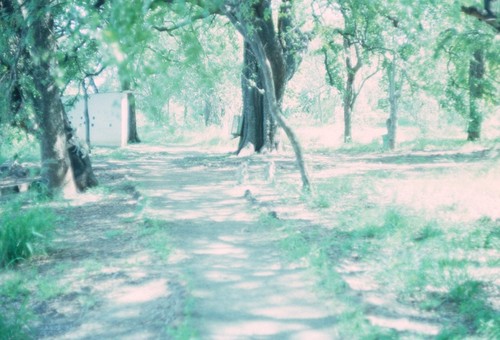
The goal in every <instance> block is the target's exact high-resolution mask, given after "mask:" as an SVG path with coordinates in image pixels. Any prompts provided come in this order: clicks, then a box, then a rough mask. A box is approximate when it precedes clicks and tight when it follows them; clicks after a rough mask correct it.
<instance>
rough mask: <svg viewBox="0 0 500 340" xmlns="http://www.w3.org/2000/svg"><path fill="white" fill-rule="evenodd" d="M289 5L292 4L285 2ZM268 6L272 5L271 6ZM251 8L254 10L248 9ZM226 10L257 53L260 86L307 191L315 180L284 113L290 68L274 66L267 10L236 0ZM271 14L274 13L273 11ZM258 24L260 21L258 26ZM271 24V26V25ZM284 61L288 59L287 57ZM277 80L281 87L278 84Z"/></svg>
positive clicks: (254, 54)
mask: <svg viewBox="0 0 500 340" xmlns="http://www.w3.org/2000/svg"><path fill="white" fill-rule="evenodd" d="M259 3H260V4H265V5H266V6H267V5H269V6H270V3H267V2H265V1H262V2H259ZM285 5H289V4H286V3H285ZM268 8H269V9H270V7H268ZM249 9H250V12H248V10H249ZM223 13H224V14H225V15H226V16H227V17H228V18H229V20H230V21H231V22H232V23H233V25H234V26H235V28H236V29H237V30H238V31H239V32H240V33H241V34H242V36H243V38H244V39H245V42H246V44H248V45H247V46H248V48H250V50H251V52H252V54H253V56H254V57H255V61H256V62H257V66H258V68H259V71H260V75H261V77H262V78H261V80H262V85H263V88H262V89H259V90H261V91H263V94H264V98H265V100H266V102H265V104H267V105H266V107H267V110H268V112H269V114H270V115H271V116H272V119H274V120H276V122H277V123H278V124H279V126H280V127H281V128H282V129H283V130H284V132H285V133H286V135H287V137H288V139H289V140H290V143H291V144H292V147H293V150H294V152H295V156H296V159H297V164H298V166H299V169H300V174H301V179H302V189H303V190H304V191H305V192H310V191H311V183H310V179H309V174H308V171H307V167H306V164H305V162H304V157H303V152H302V147H301V145H300V143H299V141H298V139H297V136H296V135H295V133H294V131H293V130H292V129H291V128H290V126H289V125H288V123H287V122H286V120H285V118H284V117H283V115H282V113H281V99H282V98H283V93H282V92H281V91H284V85H285V84H286V81H285V79H287V77H286V75H287V72H286V69H284V68H285V67H286V66H285V63H278V64H277V65H275V66H274V67H277V66H279V67H278V68H277V71H278V74H277V75H276V74H275V73H274V70H275V69H274V68H273V63H272V62H271V58H273V57H275V56H277V55H276V54H275V53H279V52H278V51H276V50H274V49H273V48H271V49H269V47H267V45H266V43H268V42H269V40H268V39H269V38H270V37H272V35H271V36H270V35H269V33H270V32H267V34H263V33H262V32H261V29H262V28H263V26H262V25H264V24H263V22H265V21H266V18H265V17H264V14H263V13H262V15H256V16H254V15H252V14H250V15H249V13H253V11H252V8H248V7H245V6H244V5H242V4H240V3H236V2H232V1H228V2H227V3H226V6H224V8H223ZM268 15H270V13H269V14H268ZM254 24H257V26H255V25H254ZM264 27H265V26H264ZM267 28H268V29H269V27H267ZM276 38H277V37H276ZM276 46H278V45H276ZM276 46H275V47H276ZM280 55H282V54H280ZM292 60H293V58H292ZM281 61H282V62H284V60H283V59H282V60H281ZM294 71H295V70H293V72H294ZM289 72H291V71H289ZM276 84H277V85H279V86H281V87H280V88H276V86H275V85H276Z"/></svg>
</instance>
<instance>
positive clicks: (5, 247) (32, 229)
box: [0, 201, 55, 267]
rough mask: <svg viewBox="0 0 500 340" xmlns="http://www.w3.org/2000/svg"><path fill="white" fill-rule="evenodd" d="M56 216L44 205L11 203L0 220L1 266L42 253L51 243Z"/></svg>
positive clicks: (10, 264)
mask: <svg viewBox="0 0 500 340" xmlns="http://www.w3.org/2000/svg"><path fill="white" fill-rule="evenodd" d="M54 224H55V215H54V214H53V212H52V211H51V210H50V209H48V208H46V207H42V206H38V205H35V206H33V207H29V208H27V207H23V204H22V203H21V201H16V202H13V203H10V204H9V205H8V206H7V207H6V208H5V209H4V211H3V212H2V216H1V217H0V266H3V267H8V266H12V265H14V264H16V263H17V262H20V261H22V260H26V259H28V258H30V257H31V256H33V255H36V254H41V253H43V252H44V251H45V249H46V247H47V245H48V244H50V240H51V235H52V232H53V229H54Z"/></svg>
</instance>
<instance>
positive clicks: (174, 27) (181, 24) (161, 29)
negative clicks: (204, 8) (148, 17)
mask: <svg viewBox="0 0 500 340" xmlns="http://www.w3.org/2000/svg"><path fill="white" fill-rule="evenodd" d="M215 14H218V11H214V12H203V13H199V14H197V15H193V16H192V17H190V18H188V19H186V20H184V21H181V22H179V23H177V24H175V25H172V26H168V27H159V26H153V28H154V29H155V30H157V31H159V32H167V33H169V34H170V33H171V32H172V31H175V30H177V29H179V28H182V27H185V26H188V25H190V24H192V23H193V22H195V21H197V20H202V19H206V18H208V17H209V16H211V15H215Z"/></svg>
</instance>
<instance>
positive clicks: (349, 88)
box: [342, 67, 356, 143]
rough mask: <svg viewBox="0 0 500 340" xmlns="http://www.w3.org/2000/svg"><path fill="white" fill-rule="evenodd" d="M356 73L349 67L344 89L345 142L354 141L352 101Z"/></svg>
mask: <svg viewBox="0 0 500 340" xmlns="http://www.w3.org/2000/svg"><path fill="white" fill-rule="evenodd" d="M355 76H356V73H355V71H354V70H353V69H352V68H350V67H348V68H347V81H346V86H345V89H344V96H343V99H342V103H343V108H344V143H351V142H352V108H353V106H352V103H353V96H354V79H355Z"/></svg>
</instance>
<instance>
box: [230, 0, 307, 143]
mask: <svg viewBox="0 0 500 340" xmlns="http://www.w3.org/2000/svg"><path fill="white" fill-rule="evenodd" d="M235 6H241V5H235ZM252 9H253V11H254V13H253V14H254V17H249V18H245V19H246V21H247V24H250V25H251V26H253V29H255V31H256V33H255V34H256V35H258V36H259V39H260V40H261V41H262V42H264V50H265V52H266V56H267V58H268V60H269V63H270V66H271V71H272V76H273V81H274V91H275V93H274V95H275V97H276V101H277V105H278V108H279V110H280V111H281V106H282V101H283V96H284V93H285V87H286V84H287V82H288V80H290V79H291V78H292V76H293V74H294V73H295V71H296V70H297V67H298V65H299V63H300V58H299V55H300V53H301V52H302V50H304V49H305V46H306V44H305V43H304V41H305V40H306V39H305V37H303V36H301V35H300V32H299V31H297V30H296V28H295V27H294V25H293V22H292V19H293V14H292V5H291V2H290V1H283V2H282V4H281V7H280V13H279V16H278V17H279V19H278V25H277V26H278V32H277V31H276V29H275V26H274V23H273V19H272V16H271V15H269V13H271V11H272V9H271V1H269V0H260V1H258V2H256V3H255V4H254V5H252ZM245 15H247V16H249V15H248V14H245ZM292 35H294V37H293V38H292ZM301 39H302V40H303V41H301ZM301 44H303V45H304V46H302V45H301ZM254 53H255V51H253V49H251V48H250V47H249V44H248V42H245V49H244V63H243V72H242V92H243V128H242V134H241V137H240V143H239V146H238V152H239V151H241V149H242V148H244V147H246V146H247V145H248V143H252V144H253V146H254V147H255V151H257V152H259V151H262V150H263V149H269V150H273V149H275V148H276V146H277V143H276V140H275V139H276V129H277V123H276V120H275V117H274V116H273V115H272V114H271V112H270V111H269V110H270V109H269V106H268V105H267V101H268V99H267V98H266V97H267V96H268V95H267V93H266V91H265V89H264V82H263V71H262V69H261V66H260V64H259V62H258V60H257V59H256V57H255V54H254Z"/></svg>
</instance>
